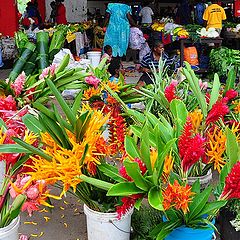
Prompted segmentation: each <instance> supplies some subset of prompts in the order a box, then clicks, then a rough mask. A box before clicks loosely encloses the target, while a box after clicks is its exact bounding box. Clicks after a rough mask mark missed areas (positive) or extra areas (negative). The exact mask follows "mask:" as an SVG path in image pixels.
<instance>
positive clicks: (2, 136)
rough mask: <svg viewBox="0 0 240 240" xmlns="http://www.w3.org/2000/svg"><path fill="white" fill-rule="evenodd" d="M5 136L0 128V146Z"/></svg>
mask: <svg viewBox="0 0 240 240" xmlns="http://www.w3.org/2000/svg"><path fill="white" fill-rule="evenodd" d="M6 137H7V134H6V133H4V132H3V127H1V128H0V144H4V141H5V139H6Z"/></svg>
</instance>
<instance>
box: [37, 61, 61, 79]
mask: <svg viewBox="0 0 240 240" xmlns="http://www.w3.org/2000/svg"><path fill="white" fill-rule="evenodd" d="M56 69H57V64H52V65H50V66H49V67H47V68H44V69H43V71H42V74H41V75H40V76H39V79H40V80H41V79H44V78H47V77H48V76H49V74H50V76H53V75H54V74H55V71H56Z"/></svg>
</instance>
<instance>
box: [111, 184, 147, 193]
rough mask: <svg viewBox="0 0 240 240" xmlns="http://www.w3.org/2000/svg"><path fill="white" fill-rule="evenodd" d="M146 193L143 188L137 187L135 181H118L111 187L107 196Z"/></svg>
mask: <svg viewBox="0 0 240 240" xmlns="http://www.w3.org/2000/svg"><path fill="white" fill-rule="evenodd" d="M139 193H144V191H143V190H141V189H140V188H138V187H136V185H135V184H134V182H125V183H117V184H116V185H114V186H113V187H111V188H110V189H109V191H108V192H107V196H122V197H126V196H130V195H133V194H139Z"/></svg>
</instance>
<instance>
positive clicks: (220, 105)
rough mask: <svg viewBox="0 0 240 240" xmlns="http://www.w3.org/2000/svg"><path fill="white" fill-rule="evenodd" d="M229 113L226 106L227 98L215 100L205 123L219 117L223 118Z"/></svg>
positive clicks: (212, 121)
mask: <svg viewBox="0 0 240 240" xmlns="http://www.w3.org/2000/svg"><path fill="white" fill-rule="evenodd" d="M228 113H229V108H228V106H227V98H223V99H221V100H219V101H217V102H216V103H215V104H214V105H213V107H212V109H211V110H210V112H209V113H208V116H207V119H206V123H207V124H210V123H214V122H216V121H218V120H219V119H220V118H223V117H224V116H225V115H226V114H228Z"/></svg>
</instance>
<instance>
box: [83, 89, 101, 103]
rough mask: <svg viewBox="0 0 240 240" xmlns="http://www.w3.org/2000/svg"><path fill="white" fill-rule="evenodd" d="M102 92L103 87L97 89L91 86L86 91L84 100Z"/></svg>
mask: <svg viewBox="0 0 240 240" xmlns="http://www.w3.org/2000/svg"><path fill="white" fill-rule="evenodd" d="M100 93H101V89H99V88H97V89H96V88H94V87H92V88H89V89H87V90H85V91H84V93H83V97H84V100H89V99H90V98H91V97H93V96H98V95H100Z"/></svg>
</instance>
